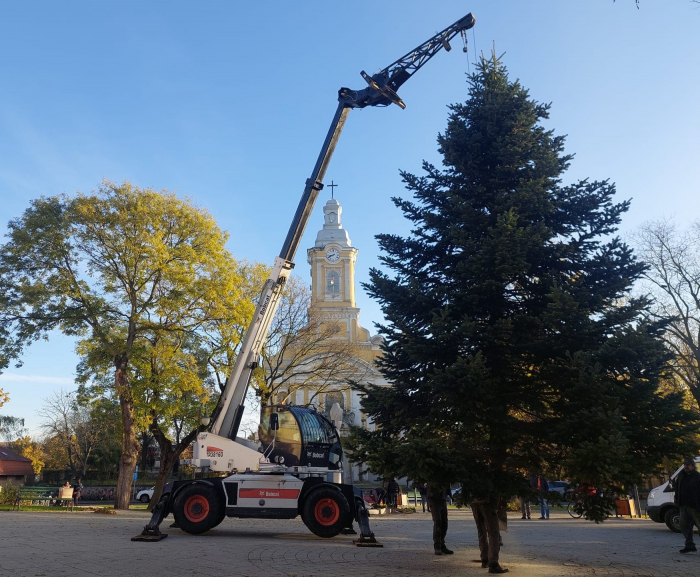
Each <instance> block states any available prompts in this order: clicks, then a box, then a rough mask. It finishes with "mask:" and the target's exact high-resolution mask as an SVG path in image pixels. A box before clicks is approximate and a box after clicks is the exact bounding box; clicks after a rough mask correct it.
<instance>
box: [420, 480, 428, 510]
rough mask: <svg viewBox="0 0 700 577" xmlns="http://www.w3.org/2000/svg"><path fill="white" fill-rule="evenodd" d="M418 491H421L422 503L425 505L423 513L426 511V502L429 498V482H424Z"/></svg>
mask: <svg viewBox="0 0 700 577" xmlns="http://www.w3.org/2000/svg"><path fill="white" fill-rule="evenodd" d="M418 492H419V493H420V503H421V505H423V513H425V502H426V501H427V500H428V483H422V484H421V486H420V487H418Z"/></svg>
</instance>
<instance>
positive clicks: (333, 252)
mask: <svg viewBox="0 0 700 577" xmlns="http://www.w3.org/2000/svg"><path fill="white" fill-rule="evenodd" d="M326 258H327V259H328V260H329V261H331V262H336V261H337V260H338V259H339V258H340V253H339V252H338V249H337V248H329V249H328V250H327V251H326Z"/></svg>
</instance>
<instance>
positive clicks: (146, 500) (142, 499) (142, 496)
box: [139, 494, 151, 503]
mask: <svg viewBox="0 0 700 577" xmlns="http://www.w3.org/2000/svg"><path fill="white" fill-rule="evenodd" d="M150 500H151V498H150V497H149V496H148V495H145V494H144V495H141V496H140V497H139V501H141V502H142V503H148V502H149V501H150Z"/></svg>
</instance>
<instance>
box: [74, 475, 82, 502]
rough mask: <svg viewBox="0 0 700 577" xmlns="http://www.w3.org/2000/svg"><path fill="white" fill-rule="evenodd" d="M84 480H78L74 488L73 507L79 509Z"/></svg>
mask: <svg viewBox="0 0 700 577" xmlns="http://www.w3.org/2000/svg"><path fill="white" fill-rule="evenodd" d="M81 481H82V479H78V482H77V483H76V484H75V485H74V486H73V505H74V506H75V507H77V506H78V505H79V504H80V496H81V495H82V493H83V484H82V483H81Z"/></svg>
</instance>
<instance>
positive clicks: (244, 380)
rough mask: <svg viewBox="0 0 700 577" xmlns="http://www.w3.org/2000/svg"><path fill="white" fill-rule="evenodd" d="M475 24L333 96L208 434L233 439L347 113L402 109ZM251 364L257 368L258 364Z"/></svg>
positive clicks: (452, 29)
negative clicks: (404, 90) (427, 70)
mask: <svg viewBox="0 0 700 577" xmlns="http://www.w3.org/2000/svg"><path fill="white" fill-rule="evenodd" d="M475 23H476V19H475V18H474V16H473V15H472V14H471V12H470V13H469V14H467V15H466V16H464V17H462V18H460V19H459V20H457V21H456V22H454V23H453V24H451V25H450V26H448V27H447V28H445V29H444V30H442V31H441V32H438V33H437V34H435V35H434V36H432V37H431V38H429V39H428V40H426V41H425V42H423V44H421V45H420V46H418V47H416V48H414V49H413V50H411V51H410V52H408V53H407V54H405V55H404V56H402V57H401V58H399V59H398V60H396V61H395V62H393V63H392V64H390V65H389V66H387V67H386V68H384V69H382V70H381V71H379V72H377V73H376V74H374V75H372V76H370V75H369V74H367V73H365V72H364V71H363V72H362V77H363V78H364V79H365V81H366V82H367V86H366V87H365V88H363V89H361V90H351V89H349V88H344V87H343V88H341V89H340V90H339V91H338V107H337V109H336V111H335V114H334V116H333V120H332V122H331V125H330V128H329V129H328V132H327V133H326V138H325V139H324V142H323V146H322V147H321V151H320V153H319V155H318V158H317V160H316V164H315V165H314V169H313V172H312V173H311V176H310V178H308V179H307V181H306V184H305V186H304V191H303V193H302V196H301V199H300V201H299V205H298V206H297V210H296V213H295V214H294V218H293V220H292V223H291V225H290V227H289V231H288V233H287V237H286V239H285V241H284V244H283V245H282V250H281V252H280V255H279V256H278V257H277V259H275V266H274V267H273V270H272V273H271V275H270V278H269V279H268V281H267V282H266V283H265V285H264V287H263V291H262V293H261V295H260V300H259V304H258V307H257V311H256V314H255V315H254V317H253V321H252V322H251V324H250V326H249V328H248V331H247V332H246V335H245V337H244V339H243V344H242V346H241V350H240V352H239V354H238V356H237V358H236V362H235V364H234V366H233V371H232V372H231V375H230V376H229V379H228V381H227V382H226V386H225V387H224V391H223V392H222V394H221V397H220V399H219V403H218V404H217V407H216V409H215V410H214V415H213V418H212V425H211V428H210V430H211V432H212V433H214V434H224V435H226V436H228V438H229V439H235V438H236V435H237V434H238V428H239V426H240V422H241V417H242V413H243V401H244V399H245V395H246V391H247V389H248V384H249V382H250V379H251V371H252V370H253V368H254V367H253V366H251V364H248V366H246V365H245V363H246V361H247V360H249V359H251V355H252V356H253V357H256V356H257V355H258V354H259V351H260V350H262V344H263V342H264V340H265V338H266V336H267V331H268V329H269V327H270V323H271V322H272V317H273V316H274V314H275V312H276V311H277V306H278V305H279V297H280V293H281V287H282V285H283V284H284V282H285V280H286V278H287V277H288V276H289V273H290V271H291V269H292V268H293V266H294V262H293V261H294V256H295V254H296V251H297V248H298V247H299V243H300V241H301V237H302V235H303V234H304V230H305V228H306V224H307V223H308V221H309V218H310V216H311V212H312V210H313V207H314V204H315V202H316V198H317V197H318V193H319V192H320V191H321V189H322V188H323V177H324V176H325V174H326V169H327V168H328V164H329V163H330V160H331V157H332V155H333V152H334V150H335V147H336V144H337V143H338V139H339V138H340V133H341V132H342V130H343V127H344V125H345V120H346V119H347V115H348V113H349V111H350V110H352V109H353V108H365V107H367V106H389V105H391V104H396V105H398V106H400V107H401V108H405V107H406V105H405V104H404V102H403V100H401V98H400V97H399V95H398V94H397V90H398V89H399V88H400V87H401V85H402V84H404V83H405V82H406V81H407V80H408V79H409V78H411V76H413V75H414V74H415V73H416V72H417V71H418V70H420V69H421V68H422V67H423V66H424V65H425V64H426V63H427V62H428V61H430V59H431V58H432V57H433V56H435V54H437V53H438V52H439V51H440V50H442V49H446V50H449V47H450V40H451V39H452V38H454V37H455V36H456V35H457V34H460V33H462V34H463V35H464V33H465V31H466V30H468V29H470V28H472V27H473V26H474V24H475ZM270 283H272V284H270ZM253 364H255V365H256V366H257V363H253Z"/></svg>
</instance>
